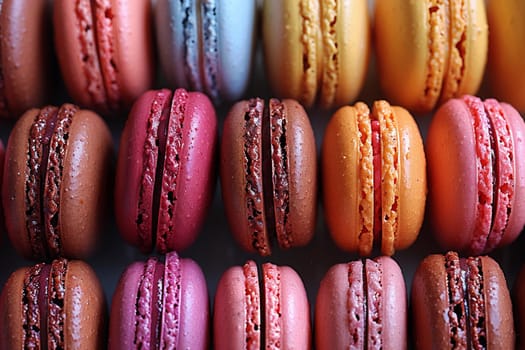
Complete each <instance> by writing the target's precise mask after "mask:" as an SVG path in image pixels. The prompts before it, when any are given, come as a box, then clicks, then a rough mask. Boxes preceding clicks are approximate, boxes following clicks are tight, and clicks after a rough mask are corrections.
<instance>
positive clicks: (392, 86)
mask: <svg viewBox="0 0 525 350" xmlns="http://www.w3.org/2000/svg"><path fill="white" fill-rule="evenodd" d="M428 7H429V1H405V0H377V1H376V2H375V12H374V19H375V24H374V25H375V28H374V31H375V42H376V50H377V55H376V57H377V67H378V72H379V76H380V77H381V79H380V83H381V88H382V89H383V91H384V92H385V94H386V95H387V96H389V99H390V100H392V102H393V103H395V104H398V105H401V106H406V107H407V108H409V109H410V110H416V111H419V110H429V109H431V108H432V106H433V105H434V103H435V101H436V100H437V98H438V97H439V93H440V92H441V83H439V86H438V87H435V88H434V90H437V91H434V93H433V94H432V96H429V97H428V98H426V97H425V96H424V95H423V92H424V91H425V89H426V88H427V78H428V77H429V76H432V77H433V78H432V79H433V80H435V81H438V82H441V81H442V79H443V76H444V69H445V67H444V60H445V57H448V47H447V45H446V44H445V43H446V40H447V39H446V37H445V38H441V40H437V41H435V42H434V45H437V47H436V49H435V50H436V53H438V54H440V57H441V58H440V59H437V60H436V61H435V62H434V63H431V64H429V62H430V59H431V56H430V50H429V32H430V20H431V19H430V14H429V10H428ZM438 11H439V12H435V14H434V16H440V17H439V18H438V19H436V20H435V22H434V25H436V26H438V27H439V28H441V30H439V31H438V32H439V33H441V32H442V33H444V36H447V34H448V31H447V30H446V29H445V23H444V22H443V21H444V11H445V9H444V8H443V5H442V6H441V7H440V10H438ZM440 62H442V63H440ZM400 82H403V83H402V87H401V86H400Z"/></svg>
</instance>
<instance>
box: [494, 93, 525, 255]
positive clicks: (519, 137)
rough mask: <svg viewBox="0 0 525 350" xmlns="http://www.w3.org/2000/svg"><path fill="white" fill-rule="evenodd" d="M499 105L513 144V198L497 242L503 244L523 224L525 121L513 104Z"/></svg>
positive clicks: (509, 240)
mask: <svg viewBox="0 0 525 350" xmlns="http://www.w3.org/2000/svg"><path fill="white" fill-rule="evenodd" d="M501 107H502V108H503V111H504V112H505V116H506V118H507V122H508V123H509V124H510V131H511V133H512V138H513V144H514V153H513V156H514V158H513V159H514V200H513V202H512V203H511V205H512V210H511V213H510V217H509V218H508V222H507V229H506V233H505V234H504V235H503V237H502V239H501V241H500V244H499V246H504V245H507V244H510V243H511V242H512V241H514V240H515V239H516V238H517V237H518V235H519V234H520V232H521V230H522V229H523V226H524V225H525V201H524V200H523V199H524V198H525V122H524V121H523V118H522V117H521V115H520V114H519V113H518V111H516V109H514V107H513V106H511V105H509V104H507V103H501Z"/></svg>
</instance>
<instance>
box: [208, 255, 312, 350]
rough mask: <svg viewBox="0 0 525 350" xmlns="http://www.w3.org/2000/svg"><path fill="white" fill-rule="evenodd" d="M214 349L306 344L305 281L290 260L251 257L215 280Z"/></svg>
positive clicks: (308, 338)
mask: <svg viewBox="0 0 525 350" xmlns="http://www.w3.org/2000/svg"><path fill="white" fill-rule="evenodd" d="M213 331H214V341H215V343H214V346H215V349H217V350H223V349H227V350H237V349H238V350H241V349H305V350H307V349H309V348H310V346H311V334H310V333H311V332H310V308H309V306H308V299H307V297H306V291H305V289H304V285H303V282H302V280H301V278H300V277H299V275H298V274H297V272H295V270H293V269H292V268H291V267H288V266H276V265H274V264H271V263H265V264H263V265H262V269H261V271H259V269H258V268H257V264H256V263H255V262H254V261H251V260H250V261H248V262H246V263H245V264H244V265H243V266H234V267H231V268H229V269H228V270H227V271H226V272H224V274H223V275H222V277H221V279H220V280H219V284H218V286H217V291H216V294H215V303H214V315H213Z"/></svg>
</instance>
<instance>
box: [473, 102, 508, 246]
mask: <svg viewBox="0 0 525 350" xmlns="http://www.w3.org/2000/svg"><path fill="white" fill-rule="evenodd" d="M463 101H464V102H465V104H466V106H467V108H468V109H469V112H470V115H471V116H472V122H473V128H474V134H475V139H476V168H477V173H478V178H477V181H478V203H477V206H476V224H475V231H474V233H473V236H472V248H471V249H472V252H473V253H474V254H475V255H478V254H481V253H483V252H487V251H490V250H492V249H494V248H495V247H497V245H498V244H499V242H500V241H501V239H502V237H503V235H504V233H505V229H506V227H507V224H508V221H509V217H510V213H511V207H512V200H513V193H514V181H513V180H514V174H513V157H514V155H513V151H512V150H513V144H512V136H511V132H510V125H509V124H508V122H507V120H506V118H505V116H504V112H503V110H502V108H501V106H500V105H499V103H498V102H496V101H494V100H488V101H486V102H485V103H483V102H482V101H481V100H480V99H479V98H477V97H473V96H464V97H463Z"/></svg>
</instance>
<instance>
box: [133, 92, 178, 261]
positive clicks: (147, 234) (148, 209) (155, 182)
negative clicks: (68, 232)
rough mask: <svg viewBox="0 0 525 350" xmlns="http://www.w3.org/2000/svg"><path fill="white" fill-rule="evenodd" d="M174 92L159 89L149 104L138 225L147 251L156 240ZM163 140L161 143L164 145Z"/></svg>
mask: <svg viewBox="0 0 525 350" xmlns="http://www.w3.org/2000/svg"><path fill="white" fill-rule="evenodd" d="M170 100H171V93H170V92H169V91H167V90H160V91H158V92H157V93H156V95H155V97H154V99H153V101H152V103H151V107H150V112H149V118H148V121H147V126H146V129H147V132H146V138H145V140H144V150H143V168H142V179H141V186H140V193H139V202H138V207H137V219H136V223H137V228H138V237H139V240H140V246H141V247H144V251H145V252H149V251H151V249H152V248H153V246H154V244H155V242H156V233H157V225H158V222H157V219H156V218H157V217H158V212H159V205H160V204H159V201H158V200H155V199H156V198H157V199H158V198H159V195H160V186H159V183H160V179H159V178H160V177H161V176H162V175H161V174H162V167H163V162H164V149H165V144H166V140H165V139H166V136H165V135H166V127H167V121H168V114H169V106H170ZM161 143H162V145H161Z"/></svg>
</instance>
